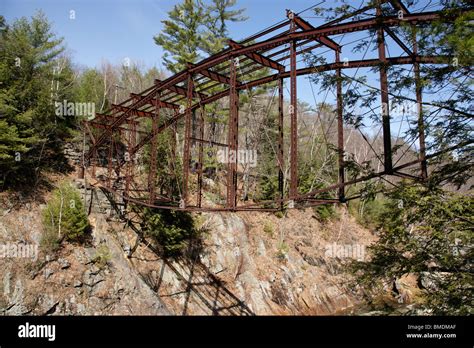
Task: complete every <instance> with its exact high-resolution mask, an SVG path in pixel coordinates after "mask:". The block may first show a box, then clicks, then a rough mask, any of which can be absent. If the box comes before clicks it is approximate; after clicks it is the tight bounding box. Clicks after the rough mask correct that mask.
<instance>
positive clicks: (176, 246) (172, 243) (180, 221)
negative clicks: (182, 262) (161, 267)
mask: <svg viewBox="0 0 474 348" xmlns="http://www.w3.org/2000/svg"><path fill="white" fill-rule="evenodd" d="M144 221H145V222H144V224H145V226H144V231H145V233H146V234H147V235H149V236H151V237H153V238H154V239H155V240H156V241H157V242H158V243H159V244H160V246H161V247H162V248H163V252H164V254H165V256H177V255H180V254H182V253H183V251H184V250H185V249H186V247H187V246H188V245H189V242H190V241H191V240H192V239H195V238H196V237H197V236H198V231H197V229H196V227H195V223H194V220H193V217H192V216H191V214H189V213H187V212H182V211H174V210H164V209H162V210H159V209H150V208H147V209H146V210H145V219H144Z"/></svg>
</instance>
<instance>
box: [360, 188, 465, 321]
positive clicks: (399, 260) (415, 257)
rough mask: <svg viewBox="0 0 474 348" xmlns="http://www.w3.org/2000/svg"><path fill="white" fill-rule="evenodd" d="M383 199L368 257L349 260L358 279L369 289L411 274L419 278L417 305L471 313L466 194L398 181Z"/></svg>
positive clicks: (450, 312) (439, 310)
mask: <svg viewBox="0 0 474 348" xmlns="http://www.w3.org/2000/svg"><path fill="white" fill-rule="evenodd" d="M389 197H390V200H389V201H388V203H387V204H386V210H385V211H384V213H383V214H382V215H381V222H380V229H381V232H380V239H379V240H378V241H377V242H376V243H375V244H374V245H373V246H371V247H370V248H369V250H370V254H371V255H370V256H371V257H370V261H364V262H356V263H355V264H354V269H355V270H356V274H357V275H358V283H359V284H361V285H362V286H363V287H364V288H365V289H367V290H369V291H371V290H374V289H377V288H378V289H381V288H382V284H383V283H384V282H390V281H393V280H394V279H396V278H400V277H401V276H403V275H406V274H415V275H416V276H418V278H419V279H420V280H421V283H422V284H423V279H424V280H425V286H424V288H425V289H424V292H425V301H424V303H422V304H420V305H421V306H423V307H426V308H428V309H430V310H432V311H433V313H434V314H441V315H445V314H452V315H466V314H473V313H474V308H473V304H472V291H473V284H474V279H473V276H472V274H473V273H472V272H473V267H472V258H473V257H474V252H473V242H474V240H473V233H472V232H473V220H472V217H473V216H474V211H473V208H474V200H473V198H472V196H470V195H461V194H457V193H449V192H444V191H442V190H441V189H436V188H431V189H428V188H426V187H423V186H411V187H410V186H406V185H402V186H401V187H400V189H397V190H396V191H394V192H392V193H391V194H390V195H389ZM427 279H429V283H430V284H429V285H426V280H427Z"/></svg>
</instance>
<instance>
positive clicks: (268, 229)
mask: <svg viewBox="0 0 474 348" xmlns="http://www.w3.org/2000/svg"><path fill="white" fill-rule="evenodd" d="M263 232H265V233H266V234H268V235H269V236H270V237H273V225H272V223H271V222H270V221H266V222H265V225H263Z"/></svg>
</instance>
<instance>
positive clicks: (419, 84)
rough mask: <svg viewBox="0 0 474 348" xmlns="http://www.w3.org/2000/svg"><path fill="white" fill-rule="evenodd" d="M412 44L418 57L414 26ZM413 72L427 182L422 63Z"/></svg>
mask: <svg viewBox="0 0 474 348" xmlns="http://www.w3.org/2000/svg"><path fill="white" fill-rule="evenodd" d="M412 42H413V55H414V56H415V57H416V56H418V40H417V36H416V26H414V25H413V26H412ZM413 70H414V75H415V92H416V104H417V107H418V136H419V144H420V160H421V161H420V169H421V178H422V179H423V180H426V178H428V165H427V163H426V141H425V121H424V114H423V104H422V103H423V87H422V86H423V84H422V81H421V74H420V63H419V62H417V61H415V62H414V63H413Z"/></svg>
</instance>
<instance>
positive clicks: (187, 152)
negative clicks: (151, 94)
mask: <svg viewBox="0 0 474 348" xmlns="http://www.w3.org/2000/svg"><path fill="white" fill-rule="evenodd" d="M193 89H194V86H193V76H192V74H191V73H188V82H187V93H186V94H187V103H188V104H187V109H186V117H185V124H184V153H183V196H182V197H181V199H182V202H183V203H184V208H186V206H187V204H188V181H189V162H190V160H191V149H190V141H191V118H192V112H193V111H192V110H191V106H192V104H193Z"/></svg>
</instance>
